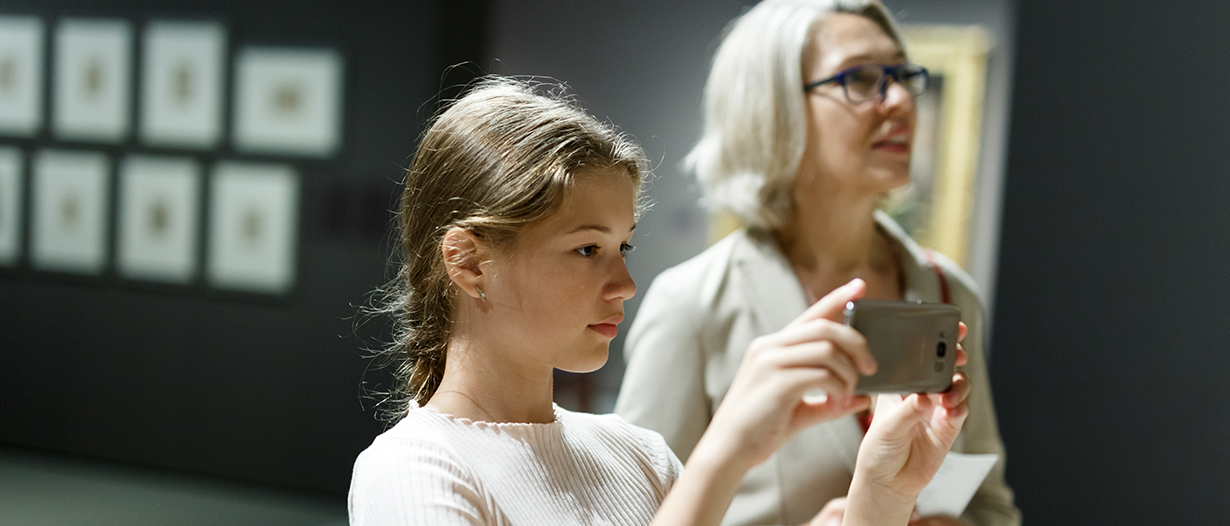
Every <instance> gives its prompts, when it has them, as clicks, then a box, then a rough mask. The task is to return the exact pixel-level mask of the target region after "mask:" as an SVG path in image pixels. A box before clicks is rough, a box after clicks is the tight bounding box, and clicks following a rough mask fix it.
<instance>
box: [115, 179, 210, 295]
mask: <svg viewBox="0 0 1230 526" xmlns="http://www.w3.org/2000/svg"><path fill="white" fill-rule="evenodd" d="M200 180H201V175H200V168H199V167H198V166H197V163H196V162H195V161H193V160H191V159H186V158H183V159H181V158H173V157H167V158H163V157H148V156H131V157H128V158H126V159H124V163H123V165H122V167H121V169H120V205H119V206H120V226H119V237H120V239H119V242H120V243H119V258H118V261H117V263H118V266H119V271H120V274H121V275H122V276H124V277H126V278H133V279H143V280H149V281H165V282H171V283H187V282H189V281H191V280H192V278H193V277H194V276H195V275H196V269H197V263H196V262H197V239H198V237H197V232H198V230H199V228H198V225H199V224H200V219H199V218H198V214H197V209H198V205H197V203H198V202H199V201H200V199H199V196H200V190H199V189H200Z"/></svg>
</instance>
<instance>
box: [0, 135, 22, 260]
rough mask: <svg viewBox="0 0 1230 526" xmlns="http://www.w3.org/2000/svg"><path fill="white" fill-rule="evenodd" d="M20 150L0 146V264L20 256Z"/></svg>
mask: <svg viewBox="0 0 1230 526" xmlns="http://www.w3.org/2000/svg"><path fill="white" fill-rule="evenodd" d="M21 161H22V156H21V151H20V150H18V149H17V148H12V147H0V265H4V266H13V265H14V264H16V263H17V259H18V258H19V257H21V200H22V197H21V193H22V185H21V179H22V177H21V168H22V166H21V165H22V162H21Z"/></svg>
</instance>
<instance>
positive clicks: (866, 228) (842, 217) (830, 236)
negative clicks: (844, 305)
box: [777, 196, 902, 303]
mask: <svg viewBox="0 0 1230 526" xmlns="http://www.w3.org/2000/svg"><path fill="white" fill-rule="evenodd" d="M876 200H877V199H876V198H875V197H865V198H862V199H851V198H849V197H848V196H846V197H842V196H833V198H831V199H826V200H824V202H809V203H796V204H795V207H794V212H793V216H792V217H791V221H790V222H789V224H788V225H787V226H786V227H784V228H782V229H780V230H778V232H777V240H778V242H779V243H780V244H781V247H782V251H783V253H784V254H785V255H786V259H787V260H789V261H790V264H791V267H792V268H793V269H794V272H795V274H796V275H797V276H798V278H799V281H800V282H801V283H802V284H803V288H804V289H805V291H806V293H807V300H808V303H812V302H815V301H816V300H818V299H820V298H821V297H823V296H824V295H825V294H828V293H829V291H831V290H833V289H835V288H837V287H839V286H841V285H844V284H845V283H847V282H849V281H850V280H851V279H854V278H862V279H863V280H864V281H866V282H867V296H866V297H868V298H876V299H900V298H901V293H902V291H901V288H902V287H901V284H900V273H899V272H898V263H897V256H896V254H895V253H894V250H893V248H892V245H891V244H890V243H889V241H888V239H886V238H885V237H884V236H883V235H882V234H881V233H880V231H879V228H878V227H877V225H876V221H875V207H876Z"/></svg>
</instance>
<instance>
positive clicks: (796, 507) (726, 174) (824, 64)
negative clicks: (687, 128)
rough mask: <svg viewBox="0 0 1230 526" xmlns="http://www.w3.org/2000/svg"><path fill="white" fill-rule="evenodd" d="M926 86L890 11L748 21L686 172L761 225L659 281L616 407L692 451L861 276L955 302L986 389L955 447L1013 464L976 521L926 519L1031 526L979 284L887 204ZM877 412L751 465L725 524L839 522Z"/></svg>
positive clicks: (793, 9)
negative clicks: (792, 330)
mask: <svg viewBox="0 0 1230 526" xmlns="http://www.w3.org/2000/svg"><path fill="white" fill-rule="evenodd" d="M926 83H927V74H926V71H925V69H923V68H921V67H919V66H917V65H914V64H911V63H909V62H908V61H907V57H906V54H905V50H904V49H903V46H902V43H901V38H900V35H899V33H898V30H897V28H896V26H895V22H894V21H893V19H892V17H891V16H890V15H889V13H888V11H887V9H886V8H885V7H884V6H883V5H882V4H880V3H879V2H878V1H866V0H864V1H841V0H810V1H807V0H766V1H765V2H763V3H761V4H759V5H757V6H756V7H754V8H753V9H751V10H750V11H748V12H747V13H746V14H744V15H743V16H742V17H740V18H739V19H737V21H735V22H734V23H733V25H732V27H731V29H730V31H729V33H728V35H727V36H726V37H725V39H724V41H723V42H722V45H721V47H720V48H719V49H718V52H717V55H716V57H715V58H714V63H713V69H712V71H711V73H710V76H709V80H708V84H707V85H706V87H705V110H706V122H705V132H704V136H703V137H702V138H701V140H700V142H699V144H697V146H696V148H695V149H694V150H693V151H692V153H691V154H690V156H689V157H688V164H689V166H690V167H691V168H692V169H693V170H694V171H695V172H696V175H697V177H698V178H699V180H700V181H701V183H702V184H703V186H704V187H705V190H706V195H705V200H706V202H707V204H708V205H709V206H711V207H713V208H714V209H715V210H727V211H730V212H732V213H733V214H735V215H736V216H737V217H738V218H739V219H740V220H741V221H742V223H743V225H744V226H745V228H744V229H742V230H739V231H737V232H735V233H734V234H732V235H730V236H728V237H727V238H726V239H724V240H722V241H721V242H719V243H717V244H715V245H714V246H712V247H710V248H709V249H708V250H706V251H705V252H704V253H702V254H700V255H698V256H696V257H695V258H693V259H691V260H689V261H687V262H685V263H683V264H681V265H679V266H677V267H674V268H672V269H669V270H667V271H666V272H664V273H662V275H660V276H659V277H658V278H657V279H656V280H655V281H654V282H653V285H652V286H651V287H650V289H649V292H648V293H647V294H646V297H645V300H644V302H643V303H642V305H641V307H640V313H639V314H638V315H637V318H636V320H635V322H634V324H633V326H632V328H631V331H630V333H629V336H628V342H627V346H626V350H625V352H626V355H627V356H628V368H627V371H626V373H625V377H624V383H623V387H622V389H621V393H620V399H619V401H618V403H617V405H616V412H618V413H619V414H620V415H622V416H624V417H625V418H626V419H628V420H630V421H631V422H633V423H635V424H638V425H642V426H645V427H648V428H650V429H654V430H656V431H658V432H660V433H662V434H663V435H664V436H665V437H666V440H667V442H668V443H669V445H670V446H671V447H672V448H673V449H674V451H675V453H676V454H677V455H678V456H679V457H680V458H683V459H686V458H688V456H689V454H690V453H691V452H692V450H693V447H694V446H695V445H696V443H697V441H698V440H699V439H700V436H701V434H702V432H703V431H704V429H705V427H706V425H707V424H708V423H709V420H710V418H711V417H712V416H713V412H714V410H715V409H716V408H717V407H718V404H719V402H720V401H721V400H722V398H723V397H724V396H725V395H726V392H727V389H728V388H729V386H730V384H731V381H732V378H733V377H734V374H735V371H736V370H737V368H738V366H739V364H740V362H741V360H742V357H743V354H744V352H745V350H746V349H747V348H748V345H749V344H750V343H751V342H752V340H753V339H755V338H757V337H759V336H762V335H765V334H769V333H772V332H774V331H777V330H779V329H781V328H782V327H783V326H785V325H786V324H787V323H788V322H789V321H790V320H791V319H793V318H794V317H796V316H798V314H799V313H800V312H803V311H804V310H805V309H806V308H807V306H808V305H810V304H812V303H813V302H815V301H816V300H817V299H819V298H821V297H823V296H824V295H826V294H828V293H829V291H831V290H833V289H834V288H836V287H838V286H840V285H841V284H843V283H846V282H848V281H849V280H851V279H852V278H856V277H857V278H862V279H863V280H865V281H866V283H867V297H868V298H876V299H887V300H907V301H913V300H924V301H932V302H940V301H943V302H948V303H953V304H956V305H957V306H959V307H960V308H961V312H962V316H963V320H964V322H965V323H966V324H968V326H969V336H968V337H967V338H966V340H965V341H966V345H965V347H966V350H967V351H968V353H969V363H968V364H967V365H966V366H965V367H964V371H965V372H966V373H967V374H968V375H969V378H970V379H971V380H972V382H973V384H974V385H975V388H974V391H973V393H972V394H971V396H970V398H969V407H970V411H971V412H970V416H969V420H968V421H967V422H966V424H965V429H964V430H963V431H962V433H961V437H960V438H959V439H958V441H957V443H956V445H955V446H954V451H959V452H964V453H995V454H998V455H999V462H998V464H997V465H996V466H995V468H994V469H993V470H992V471H991V474H990V475H989V476H988V477H987V478H986V479H985V481H984V482H983V483H982V485H981V487H980V488H979V489H978V491H977V493H976V494H975V496H974V498H973V500H972V501H971V502H970V504H969V506H968V507H967V508H966V510H965V513H964V514H963V515H962V516H961V517H960V518H959V520H960V522H958V519H957V518H953V517H939V516H937V517H924V518H922V519H921V520H920V522H919V523H922V524H960V523H961V522H964V523H968V524H972V525H984V526H991V525H995V526H1000V525H1014V524H1019V522H1020V512H1019V511H1018V510H1017V509H1016V508H1015V506H1014V505H1013V496H1012V490H1011V489H1009V488H1008V486H1007V485H1006V484H1005V482H1004V448H1003V444H1002V442H1001V440H1000V436H999V430H998V426H997V424H996V421H995V409H994V406H993V404H992V402H991V390H990V386H989V384H988V377H987V366H986V359H985V355H984V351H983V345H982V339H983V324H982V304H981V302H980V300H979V298H978V295H977V292H976V290H975V286H974V284H973V282H972V280H971V279H970V277H969V276H968V275H967V274H966V273H965V272H963V271H962V270H961V269H960V268H959V267H958V266H957V265H955V264H954V263H952V262H951V261H950V260H948V259H947V258H945V257H943V256H942V255H939V254H933V253H931V252H929V251H927V250H926V249H923V248H921V247H919V246H918V245H917V244H916V243H915V242H914V241H913V240H911V239H910V238H909V236H908V235H907V234H906V233H905V232H904V231H903V230H902V229H901V227H900V226H898V225H897V224H895V223H894V222H893V221H892V220H891V219H890V218H889V217H888V216H887V215H886V214H884V213H883V212H880V211H878V210H877V208H876V206H877V203H878V202H879V201H880V199H881V197H882V196H883V195H884V194H885V193H886V192H888V191H889V190H892V189H893V188H897V187H899V186H902V185H904V184H906V183H908V182H909V165H910V143H911V139H912V136H913V132H914V118H915V107H914V97H915V96H916V95H918V94H919V93H921V92H922V91H923V90H924V89H926ZM860 416H861V417H862V418H860ZM865 417H866V415H849V416H845V417H843V418H839V419H836V420H833V421H831V422H828V423H825V424H821V425H819V426H816V427H813V428H811V429H808V430H807V431H804V432H803V433H802V434H800V435H799V436H797V437H795V438H794V439H793V440H792V441H791V442H789V443H787V444H786V445H784V446H783V447H782V448H781V449H780V450H779V451H778V452H777V453H776V454H775V455H774V456H773V457H772V458H770V459H769V460H768V461H766V462H765V463H763V464H761V465H759V466H757V467H755V468H753V469H752V470H751V471H750V472H748V474H747V475H746V477H745V478H744V479H743V482H742V485H741V487H740V490H739V494H738V496H737V497H736V498H735V500H734V502H733V503H732V505H731V508H730V511H729V513H728V514H727V516H726V524H800V523H805V522H809V521H812V523H813V524H828V523H829V522H828V521H830V520H831V519H834V518H836V519H838V520H840V516H841V514H842V506H843V501H842V500H841V497H843V496H845V495H846V492H847V490H848V488H849V486H850V482H851V477H852V474H853V472H854V461H855V457H856V453H857V451H858V447H859V443H860V441H861V440H862V438H863V435H864V430H865V427H864V426H865V422H866V418H865ZM826 504H827V506H826ZM822 508H823V511H824V512H823V513H819V512H821V510H822ZM818 513H819V514H818Z"/></svg>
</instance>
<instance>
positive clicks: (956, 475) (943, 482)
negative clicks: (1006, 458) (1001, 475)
mask: <svg viewBox="0 0 1230 526" xmlns="http://www.w3.org/2000/svg"><path fill="white" fill-rule="evenodd" d="M997 461H999V455H996V454H994V453H991V454H985V455H966V454H963V453H954V452H951V451H950V452H949V453H948V456H947V457H945V458H944V464H943V465H941V466H940V470H939V471H938V472H936V474H935V477H934V478H932V479H931V483H930V484H927V487H926V488H923V490H922V493H920V494H919V495H918V504H917V506H918V513H919V514H920V515H922V516H923V517H930V516H932V515H948V516H952V517H960V516H961V513H963V512H964V511H965V506H966V505H968V504H969V501H970V499H972V498H973V497H974V492H975V491H978V486H981V485H982V481H983V479H985V478H987V474H988V473H990V472H991V468H992V467H994V466H995V462H997Z"/></svg>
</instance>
